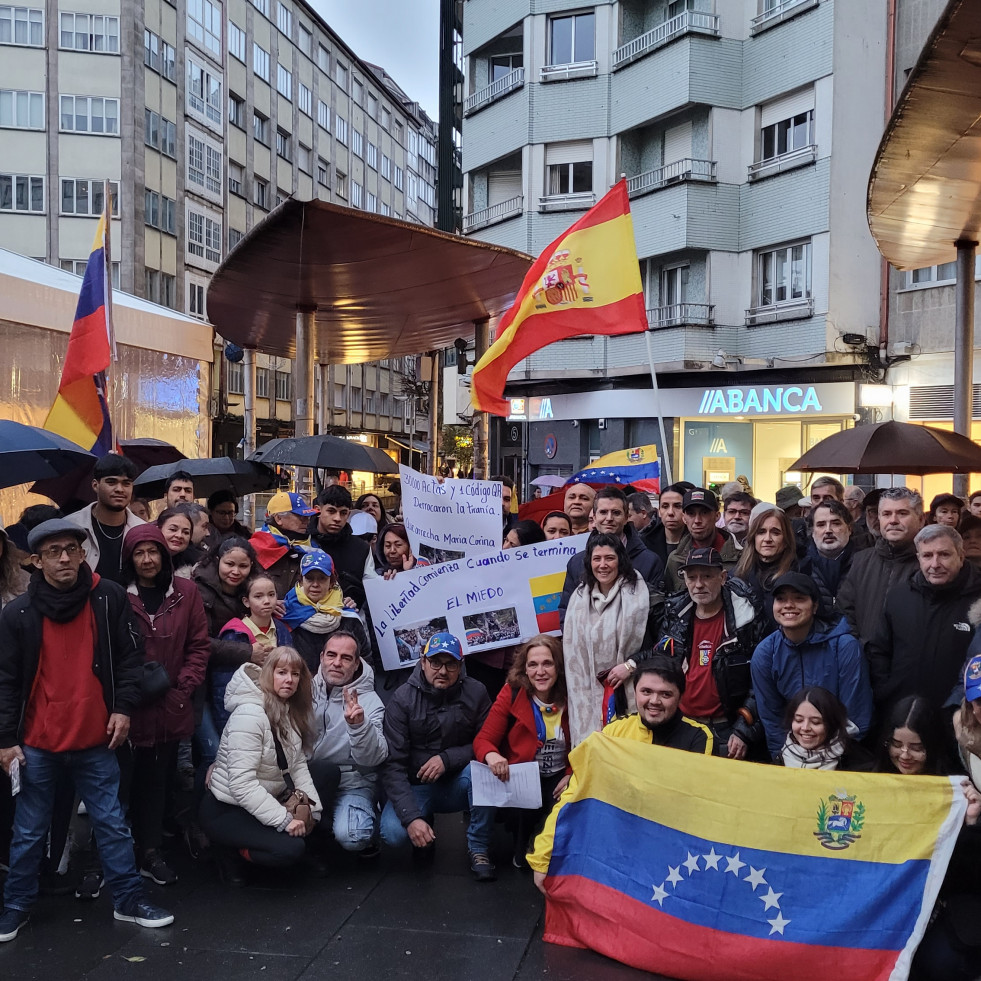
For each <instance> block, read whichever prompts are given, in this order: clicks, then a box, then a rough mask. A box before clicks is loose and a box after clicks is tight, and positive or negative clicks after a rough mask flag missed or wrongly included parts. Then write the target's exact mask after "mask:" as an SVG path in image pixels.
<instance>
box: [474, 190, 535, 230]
mask: <svg viewBox="0 0 981 981" xmlns="http://www.w3.org/2000/svg"><path fill="white" fill-rule="evenodd" d="M524 207H525V199H524V196H523V195H521V194H519V195H518V196H517V197H516V198H508V200H507V201H500V202H499V203H498V204H492V205H491V206H490V207H489V208H483V209H482V210H481V211H473V212H471V213H470V214H469V215H464V218H463V230H464V232H475V231H477V229H478V228H486V227H487V226H488V225H494V224H496V223H497V222H499V221H506V220H507V219H508V218H514V217H515V216H517V215H520V214H521V213H522V212H523V211H524Z"/></svg>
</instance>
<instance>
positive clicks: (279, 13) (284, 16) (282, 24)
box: [276, 3, 293, 38]
mask: <svg viewBox="0 0 981 981" xmlns="http://www.w3.org/2000/svg"><path fill="white" fill-rule="evenodd" d="M276 26H277V27H278V28H279V29H280V30H281V31H282V32H283V33H284V34H285V35H286V36H287V37H290V38H291V37H292V36H293V11H292V10H290V8H289V7H287V6H286V5H285V4H282V3H278V4H276Z"/></svg>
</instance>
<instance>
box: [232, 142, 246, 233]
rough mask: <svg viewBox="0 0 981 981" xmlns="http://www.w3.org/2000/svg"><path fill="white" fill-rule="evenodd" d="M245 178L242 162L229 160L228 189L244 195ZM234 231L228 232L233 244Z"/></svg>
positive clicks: (240, 195) (233, 192)
mask: <svg viewBox="0 0 981 981" xmlns="http://www.w3.org/2000/svg"><path fill="white" fill-rule="evenodd" d="M244 180H245V169H244V168H243V167H242V165H241V164H239V163H235V161H234V160H229V161H228V190H229V193H231V194H237V195H238V196H239V197H243V194H242V182H243V181H244ZM231 239H232V233H231V231H229V233H228V244H229V245H231Z"/></svg>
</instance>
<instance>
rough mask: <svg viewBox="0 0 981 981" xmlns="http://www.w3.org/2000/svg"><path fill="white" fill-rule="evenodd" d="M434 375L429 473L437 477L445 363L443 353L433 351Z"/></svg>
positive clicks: (432, 378) (430, 401)
mask: <svg viewBox="0 0 981 981" xmlns="http://www.w3.org/2000/svg"><path fill="white" fill-rule="evenodd" d="M431 357H432V373H431V375H430V382H429V472H430V473H431V474H432V475H433V476H434V477H435V476H436V471H437V470H438V469H439V396H440V388H441V387H442V384H443V382H442V379H441V378H440V367H441V365H442V361H443V352H442V351H433V352H432V354H431Z"/></svg>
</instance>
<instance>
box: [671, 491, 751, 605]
mask: <svg viewBox="0 0 981 981" xmlns="http://www.w3.org/2000/svg"><path fill="white" fill-rule="evenodd" d="M681 509H682V520H683V521H684V522H685V534H684V535H683V536H682V538H681V541H680V542H679V543H678V547H677V548H676V549H675V550H674V551H673V552H672V553H671V554H670V555H669V556H668V564H667V568H666V569H665V572H664V588H665V591H666V592H668V593H676V592H678V590H680V589H684V588H685V584H684V582H683V581H682V578H681V574H680V570H681V568H682V566H683V565H684V564H685V559H687V558H688V553H689V552H690V551H691V550H692V549H693V548H714V549H715V550H716V551H717V552H718V553H719V556H720V557H721V559H722V566H723V568H724V569H725V570H726V571H727V572H729V573H730V574H731V573H732V570H733V569H735V568H736V563H737V562H738V561H739V549H738V548H736V543H735V541H734V540H733V537H732V535H730V534H729V533H728V532H727V531H726V530H725V529H723V528H718V527H717V526H716V521H717V520H718V517H719V499H718V498H717V497H716V496H715V494H713V493H712V491H710V490H706V489H705V488H704V487H693V488H692V489H691V490H690V491H687V492H686V493H685V497H684V500H683V501H682V503H681Z"/></svg>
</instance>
